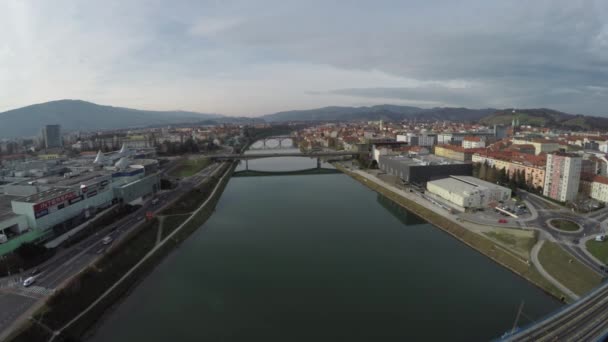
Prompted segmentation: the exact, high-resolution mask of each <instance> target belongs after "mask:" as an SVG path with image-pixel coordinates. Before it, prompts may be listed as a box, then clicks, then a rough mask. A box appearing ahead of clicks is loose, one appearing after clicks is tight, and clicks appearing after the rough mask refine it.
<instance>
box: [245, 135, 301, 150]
mask: <svg viewBox="0 0 608 342" xmlns="http://www.w3.org/2000/svg"><path fill="white" fill-rule="evenodd" d="M269 140H276V141H278V142H279V144H278V145H277V146H268V145H266V142H268V141H269ZM285 140H290V141H291V143H292V145H293V144H294V142H295V137H294V136H291V135H273V136H270V137H265V138H262V139H259V140H258V141H261V142H262V147H257V148H256V147H253V146H251V147H250V149H252V150H265V149H272V148H276V149H281V148H283V141H285Z"/></svg>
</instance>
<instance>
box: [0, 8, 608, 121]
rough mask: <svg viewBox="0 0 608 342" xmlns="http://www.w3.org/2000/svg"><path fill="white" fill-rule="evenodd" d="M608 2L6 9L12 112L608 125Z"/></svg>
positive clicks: (3, 26)
mask: <svg viewBox="0 0 608 342" xmlns="http://www.w3.org/2000/svg"><path fill="white" fill-rule="evenodd" d="M607 88H608V3H607V2H605V1H600V0H595V1H594V0H580V1H579V0H538V1H531V2H530V1H528V2H525V1H523V0H516V1H508V2H495V1H483V0H463V1H449V0H437V1H432V2H431V1H422V0H418V1H407V2H404V1H396V0H377V1H359V2H356V4H355V3H349V5H348V6H345V5H344V3H343V2H340V1H327V0H323V1H322V0H310V1H295V0H268V1H259V2H258V1H256V2H253V1H245V0H241V1H238V0H236V1H221V2H220V1H213V0H208V1H194V0H179V1H175V2H172V3H171V4H168V3H166V2H159V1H148V0H133V1H129V2H125V1H119V0H109V1H104V2H81V1H76V0H58V1H53V2H38V1H33V0H30V1H28V0H7V1H2V2H0V109H9V108H15V107H19V106H24V105H28V104H31V103H37V102H43V101H48V100H55V99H60V98H82V99H85V100H91V101H95V102H101V103H105V104H112V105H120V106H129V107H137V108H147V109H175V108H181V109H187V110H198V111H202V112H219V113H227V114H235V115H237V114H238V115H254V114H263V113H268V112H273V111H280V110H286V109H293V108H314V107H318V106H325V105H372V104H377V103H386V102H393V103H396V104H412V105H422V106H435V105H446V106H447V105H455V106H468V107H476V108H479V107H488V106H493V107H519V108H522V107H553V108H555V109H559V110H565V111H570V112H575V113H587V114H608V112H607V111H606V108H608V97H607V96H606V91H605V89H607Z"/></svg>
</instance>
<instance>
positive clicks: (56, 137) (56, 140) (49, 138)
mask: <svg viewBox="0 0 608 342" xmlns="http://www.w3.org/2000/svg"><path fill="white" fill-rule="evenodd" d="M42 140H44V147H46V148H53V147H61V146H63V140H62V139H61V126H60V125H46V126H44V128H43V129H42Z"/></svg>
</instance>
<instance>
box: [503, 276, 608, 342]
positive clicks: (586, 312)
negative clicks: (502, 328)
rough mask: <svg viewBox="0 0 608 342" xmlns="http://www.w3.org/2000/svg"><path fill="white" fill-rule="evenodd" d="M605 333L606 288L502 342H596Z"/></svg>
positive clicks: (607, 314)
mask: <svg viewBox="0 0 608 342" xmlns="http://www.w3.org/2000/svg"><path fill="white" fill-rule="evenodd" d="M606 331H608V284H604V285H603V286H602V287H600V288H598V289H597V290H595V291H594V292H592V293H590V294H589V295H587V296H586V297H584V298H582V299H581V300H579V301H577V302H575V303H573V304H572V305H569V306H568V307H566V308H564V309H563V310H561V311H558V312H557V313H556V314H554V315H553V316H550V317H548V318H546V319H545V320H543V321H541V322H538V323H536V324H535V325H533V326H531V327H529V328H527V329H524V330H521V331H519V332H517V333H515V334H514V335H512V336H506V337H503V338H502V340H505V341H597V340H598V339H599V338H600V337H602V336H604V335H605V333H606Z"/></svg>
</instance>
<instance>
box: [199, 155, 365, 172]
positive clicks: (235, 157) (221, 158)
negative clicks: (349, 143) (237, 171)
mask: <svg viewBox="0 0 608 342" xmlns="http://www.w3.org/2000/svg"><path fill="white" fill-rule="evenodd" d="M361 154H367V152H353V151H327V152H310V153H301V152H276V153H251V154H216V155H213V156H209V158H211V160H215V161H225V160H244V161H245V169H246V170H247V171H248V170H249V163H248V162H247V161H248V160H249V159H261V158H275V157H308V158H317V169H320V168H321V158H323V157H326V158H327V157H344V156H358V155H361Z"/></svg>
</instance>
